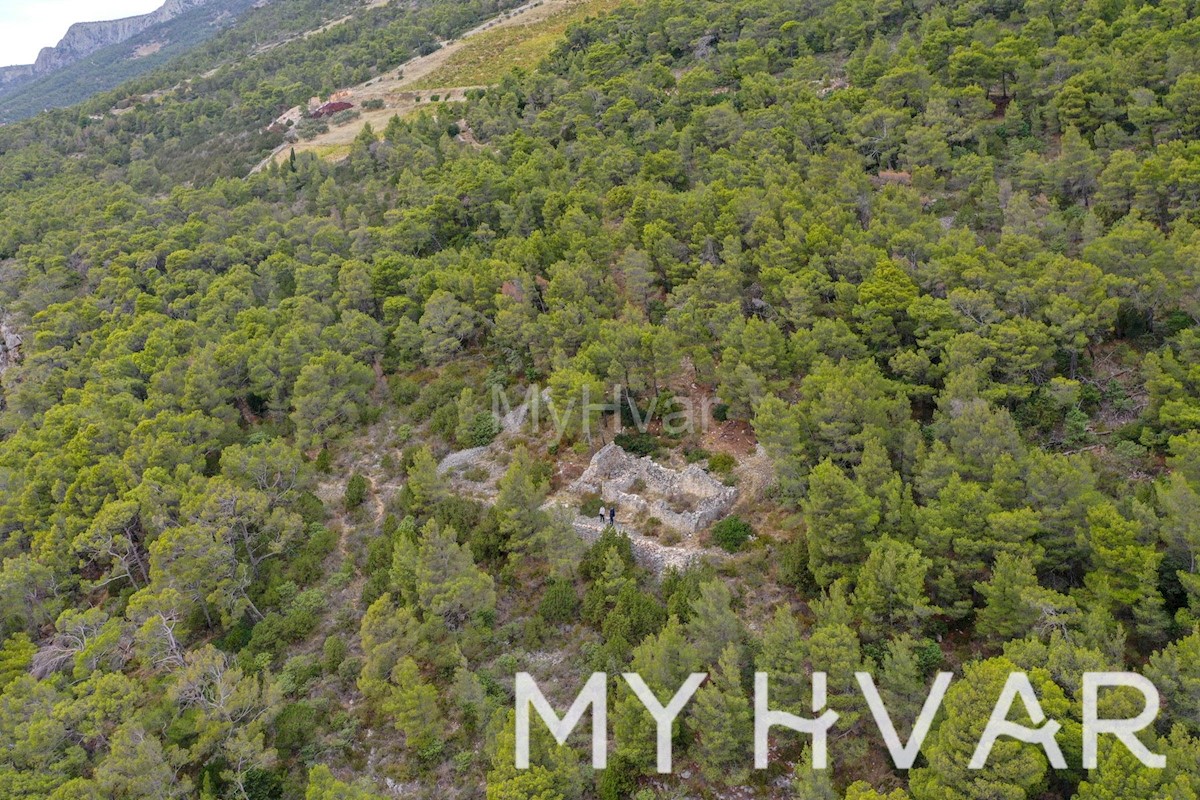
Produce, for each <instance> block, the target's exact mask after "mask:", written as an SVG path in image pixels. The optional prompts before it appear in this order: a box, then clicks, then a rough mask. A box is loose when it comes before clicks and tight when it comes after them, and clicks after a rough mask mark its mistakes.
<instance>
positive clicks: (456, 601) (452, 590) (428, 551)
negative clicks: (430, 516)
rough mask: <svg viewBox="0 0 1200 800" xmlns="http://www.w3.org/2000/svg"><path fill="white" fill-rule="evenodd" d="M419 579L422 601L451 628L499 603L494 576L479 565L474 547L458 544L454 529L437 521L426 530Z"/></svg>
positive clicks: (418, 590) (488, 610)
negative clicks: (476, 564) (494, 586)
mask: <svg viewBox="0 0 1200 800" xmlns="http://www.w3.org/2000/svg"><path fill="white" fill-rule="evenodd" d="M416 579H417V602H418V604H419V605H420V607H421V608H422V609H424V610H425V612H426V613H428V614H432V615H433V616H435V617H438V618H440V619H442V620H443V621H444V622H445V623H446V626H447V627H448V628H449V629H450V630H455V629H457V628H459V627H462V625H463V624H464V623H466V621H467V620H468V619H470V618H471V617H473V616H477V615H479V614H486V613H490V612H491V611H492V610H493V609H494V608H495V606H496V592H495V590H494V589H493V581H492V578H491V576H490V575H488V574H486V573H484V572H482V571H481V570H480V569H479V568H478V567H476V566H475V559H474V558H472V557H471V550H470V548H468V547H467V546H466V545H463V544H459V543H458V535H457V534H456V533H455V531H454V529H453V528H450V527H446V528H441V527H440V526H438V524H437V523H436V522H432V521H431V522H429V523H428V524H427V525H426V526H425V528H424V530H423V531H422V537H421V547H420V551H419V553H418V554H417V565H416Z"/></svg>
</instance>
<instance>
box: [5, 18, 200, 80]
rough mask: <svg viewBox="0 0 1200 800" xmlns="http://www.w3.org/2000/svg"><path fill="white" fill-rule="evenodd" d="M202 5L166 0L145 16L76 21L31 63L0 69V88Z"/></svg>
mask: <svg viewBox="0 0 1200 800" xmlns="http://www.w3.org/2000/svg"><path fill="white" fill-rule="evenodd" d="M206 2H208V0H167V1H166V2H165V3H163V5H162V6H161V7H159V8H158V9H157V10H155V11H151V12H150V13H149V14H141V15H140V16H136V17H125V18H124V19H114V20H107V21H104V22H77V23H75V24H74V25H72V26H71V27H70V28H69V29H68V30H67V34H66V36H64V37H63V38H62V40H61V41H60V42H59V43H58V44H57V45H55V46H54V47H43V48H42V51H41V53H39V54H38V57H37V61H35V62H34V63H33V64H24V65H18V66H13V67H4V68H2V69H0V85H4V84H9V83H15V82H18V81H21V80H25V79H28V78H37V77H40V76H42V75H46V74H48V73H51V72H55V71H57V70H60V69H62V68H63V67H67V66H70V65H71V64H74V63H75V62H76V61H79V60H80V59H83V58H86V57H87V56H89V55H91V54H92V53H94V52H96V51H97V50H100V49H101V48H104V47H108V46H109V45H112V44H119V43H120V42H124V41H125V40H127V39H131V38H133V37H134V36H137V35H138V34H139V33H141V32H142V31H144V30H146V29H147V28H150V27H153V26H154V25H158V24H160V23H163V22H167V21H169V20H172V19H174V18H175V17H178V16H179V15H180V14H182V13H184V12H185V11H187V10H189V9H191V8H195V7H197V6H202V5H204V4H205V3H206Z"/></svg>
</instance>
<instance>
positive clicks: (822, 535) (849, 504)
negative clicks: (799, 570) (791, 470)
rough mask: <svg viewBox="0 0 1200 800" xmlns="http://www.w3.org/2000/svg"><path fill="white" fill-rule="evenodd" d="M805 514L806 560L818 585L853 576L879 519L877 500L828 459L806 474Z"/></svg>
mask: <svg viewBox="0 0 1200 800" xmlns="http://www.w3.org/2000/svg"><path fill="white" fill-rule="evenodd" d="M808 481H809V484H808V496H807V497H806V498H805V499H804V517H805V520H806V521H807V523H808V534H807V535H808V554H809V558H808V564H809V569H811V570H812V574H813V577H814V578H816V580H817V584H818V585H819V586H821V587H827V586H829V584H831V583H833V582H834V581H835V580H837V579H838V578H849V577H853V575H854V571H855V570H856V569H857V568H858V566H859V565H860V564H861V563H862V562H863V560H864V559H865V557H866V552H867V540H868V538H869V537H870V536H871V534H872V533H874V531H875V528H876V525H878V523H879V501H878V500H876V499H875V498H873V497H870V496H869V495H867V494H866V493H865V492H864V491H863V490H862V489H861V488H860V487H859V486H858V485H857V484H856V483H854V481H852V480H850V478H848V477H846V474H845V473H844V472H843V471H842V470H841V468H840V467H838V466H837V465H836V464H834V463H833V462H832V461H830V460H829V459H826V460H825V461H822V462H821V463H820V464H818V465H817V466H815V467H814V468H813V470H812V472H811V473H810V474H809V478H808Z"/></svg>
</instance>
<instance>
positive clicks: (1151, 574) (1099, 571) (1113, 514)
mask: <svg viewBox="0 0 1200 800" xmlns="http://www.w3.org/2000/svg"><path fill="white" fill-rule="evenodd" d="M1085 542H1086V545H1087V548H1088V549H1089V550H1090V552H1091V561H1092V569H1091V571H1090V572H1088V574H1087V577H1086V578H1085V579H1084V585H1085V586H1086V587H1087V591H1088V595H1089V597H1090V599H1091V600H1092V601H1093V602H1096V603H1099V604H1100V605H1102V606H1104V607H1105V608H1108V609H1109V610H1110V611H1112V612H1113V613H1114V614H1115V615H1116V616H1117V617H1118V618H1119V619H1120V618H1124V619H1127V620H1129V621H1131V622H1133V624H1134V627H1135V629H1136V630H1137V632H1138V634H1139V635H1140V636H1142V637H1143V638H1144V639H1146V640H1147V641H1151V642H1154V641H1158V640H1159V639H1160V637H1161V636H1162V635H1163V632H1164V628H1165V626H1166V622H1167V620H1166V614H1165V612H1164V611H1163V598H1162V595H1161V594H1160V593H1159V591H1158V565H1159V563H1160V562H1161V561H1162V554H1161V553H1159V552H1158V551H1157V550H1156V549H1155V548H1154V547H1151V546H1148V545H1142V544H1139V542H1138V525H1137V523H1135V522H1132V521H1130V520H1127V519H1125V518H1124V517H1122V516H1121V514H1120V512H1119V511H1117V509H1116V508H1115V507H1114V506H1113V505H1112V504H1111V503H1108V504H1105V505H1102V506H1097V507H1095V508H1093V509H1092V510H1091V511H1089V512H1088V532H1087V534H1086V539H1085Z"/></svg>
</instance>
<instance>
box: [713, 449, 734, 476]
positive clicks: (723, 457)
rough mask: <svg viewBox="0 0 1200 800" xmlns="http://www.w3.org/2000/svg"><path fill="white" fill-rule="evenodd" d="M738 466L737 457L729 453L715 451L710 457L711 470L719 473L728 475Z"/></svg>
mask: <svg viewBox="0 0 1200 800" xmlns="http://www.w3.org/2000/svg"><path fill="white" fill-rule="evenodd" d="M736 466H737V459H736V458H734V457H733V456H731V455H729V453H713V455H712V456H710V457H709V459H708V470H709V472H715V473H717V474H718V475H728V474H729V473H731V472H733V468H734V467H736Z"/></svg>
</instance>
